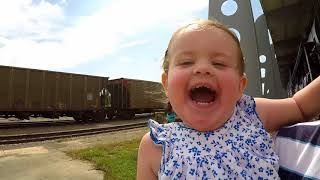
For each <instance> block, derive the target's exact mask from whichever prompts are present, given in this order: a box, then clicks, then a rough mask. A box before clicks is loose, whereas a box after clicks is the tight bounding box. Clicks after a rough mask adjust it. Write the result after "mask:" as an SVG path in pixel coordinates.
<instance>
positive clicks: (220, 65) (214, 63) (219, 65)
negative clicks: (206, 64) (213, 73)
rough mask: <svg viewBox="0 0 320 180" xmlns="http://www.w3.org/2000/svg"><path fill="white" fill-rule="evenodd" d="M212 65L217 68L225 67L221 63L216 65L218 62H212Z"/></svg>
mask: <svg viewBox="0 0 320 180" xmlns="http://www.w3.org/2000/svg"><path fill="white" fill-rule="evenodd" d="M212 65H214V66H217V67H225V66H226V65H225V64H223V63H218V62H213V63H212Z"/></svg>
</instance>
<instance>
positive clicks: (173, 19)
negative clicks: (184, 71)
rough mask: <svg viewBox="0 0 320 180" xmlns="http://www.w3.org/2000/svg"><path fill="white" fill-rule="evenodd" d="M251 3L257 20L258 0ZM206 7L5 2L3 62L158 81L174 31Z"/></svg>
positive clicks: (0, 6) (204, 15) (112, 0)
mask: <svg viewBox="0 0 320 180" xmlns="http://www.w3.org/2000/svg"><path fill="white" fill-rule="evenodd" d="M228 1H230V2H231V1H232V0H228ZM251 3H252V6H253V13H254V15H255V19H256V17H257V16H258V15H259V14H261V11H262V10H260V9H259V0H251ZM208 6H209V0H161V1H160V0H134V1H133V0H10V1H1V2H0V65H6V66H16V67H25V68H33V69H42V70H51V71H60V72H69V73H78V74H88V75H97V76H105V77H109V78H110V79H115V78H121V77H123V78H132V79H143V80H150V81H158V82H160V77H161V73H162V70H161V59H162V57H163V54H164V51H165V49H166V48H167V45H168V42H169V40H170V38H171V35H172V33H173V32H174V31H175V30H176V29H177V28H178V27H179V26H180V25H182V24H184V23H186V22H188V21H190V20H194V19H199V18H201V19H208ZM232 8H234V7H232V6H226V7H225V11H231V10H232Z"/></svg>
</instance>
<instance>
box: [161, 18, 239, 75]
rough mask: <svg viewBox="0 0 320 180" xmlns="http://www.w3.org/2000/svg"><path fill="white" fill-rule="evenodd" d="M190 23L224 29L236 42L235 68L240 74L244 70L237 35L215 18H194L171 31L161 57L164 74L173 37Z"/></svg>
mask: <svg viewBox="0 0 320 180" xmlns="http://www.w3.org/2000/svg"><path fill="white" fill-rule="evenodd" d="M192 25H197V26H198V27H199V28H203V29H205V28H219V29H221V30H223V31H225V32H226V33H228V34H229V35H230V36H231V37H232V38H233V40H234V41H235V42H236V44H237V46H238V50H239V51H238V53H239V63H238V65H237V68H238V70H239V73H240V75H243V74H244V71H245V64H244V57H243V54H242V51H241V46H240V42H239V40H238V38H237V36H236V35H235V34H234V33H233V32H232V31H230V30H229V29H228V28H227V27H226V26H225V25H223V24H222V23H220V22H218V21H216V20H196V21H193V22H191V23H189V24H187V25H185V26H182V27H180V28H179V29H178V30H177V31H176V32H175V33H173V35H172V37H171V39H170V41H169V45H168V47H167V50H166V52H165V55H164V57H163V62H162V68H163V71H164V72H165V73H166V74H168V71H169V59H170V58H169V56H170V53H169V52H170V51H169V50H170V47H171V45H172V42H173V41H174V39H175V37H176V36H177V34H178V33H179V32H181V31H182V30H185V29H186V28H188V27H189V26H192Z"/></svg>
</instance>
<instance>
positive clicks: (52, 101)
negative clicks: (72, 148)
mask: <svg viewBox="0 0 320 180" xmlns="http://www.w3.org/2000/svg"><path fill="white" fill-rule="evenodd" d="M0 85H1V88H0V99H1V100H0V116H2V117H11V116H14V117H16V118H18V119H29V117H30V116H35V117H38V116H39V117H46V118H58V117H60V116H70V117H73V118H74V119H75V120H76V121H85V120H94V121H102V120H104V119H106V118H108V119H111V118H114V117H122V118H132V117H134V116H135V114H138V113H152V112H157V111H164V108H165V103H164V99H165V94H164V93H163V90H162V85H161V84H160V83H158V82H151V81H144V80H135V79H125V78H120V79H114V80H109V78H108V77H100V76H92V75H81V74H74V73H64V72H55V71H46V70H37V69H28V68H19V67H12V66H2V65H0Z"/></svg>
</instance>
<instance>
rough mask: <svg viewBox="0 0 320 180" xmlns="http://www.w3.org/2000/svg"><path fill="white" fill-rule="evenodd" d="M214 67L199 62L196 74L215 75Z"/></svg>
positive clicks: (195, 69) (195, 70)
mask: <svg viewBox="0 0 320 180" xmlns="http://www.w3.org/2000/svg"><path fill="white" fill-rule="evenodd" d="M213 73H214V72H213V68H212V66H211V64H208V63H199V64H196V66H195V68H194V74H204V75H213Z"/></svg>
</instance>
